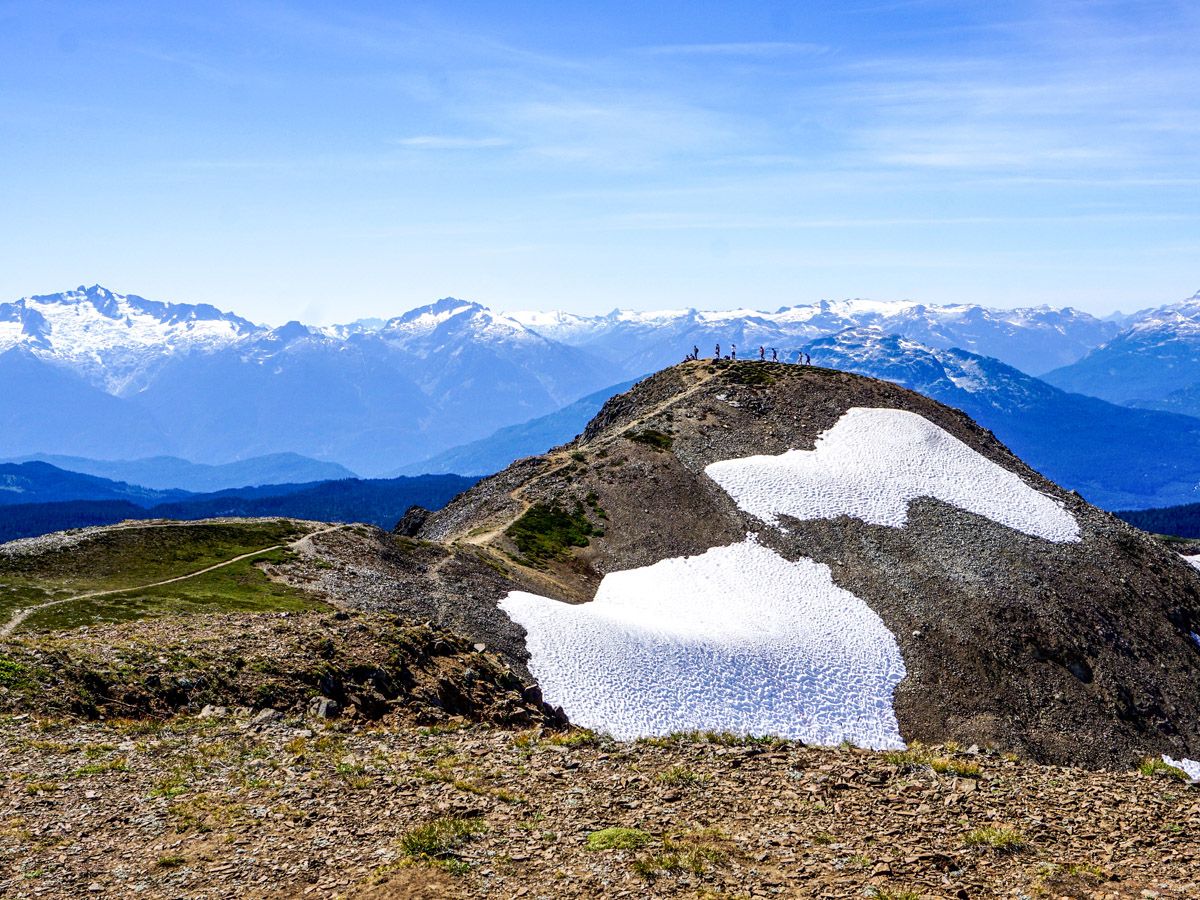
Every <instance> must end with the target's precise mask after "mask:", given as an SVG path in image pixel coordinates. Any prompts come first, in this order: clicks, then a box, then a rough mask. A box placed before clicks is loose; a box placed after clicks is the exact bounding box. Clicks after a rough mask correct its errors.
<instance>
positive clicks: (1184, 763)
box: [1162, 753, 1200, 781]
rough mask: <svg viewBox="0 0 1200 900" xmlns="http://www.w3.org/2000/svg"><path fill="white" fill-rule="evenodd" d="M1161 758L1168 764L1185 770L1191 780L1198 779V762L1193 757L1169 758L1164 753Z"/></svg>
mask: <svg viewBox="0 0 1200 900" xmlns="http://www.w3.org/2000/svg"><path fill="white" fill-rule="evenodd" d="M1162 760H1163V762H1165V763H1166V764H1167V765H1168V766H1174V767H1175V768H1177V769H1183V771H1185V772H1187V776H1188V778H1190V779H1192V781H1200V762H1196V760H1194V759H1171V757H1169V756H1167V755H1166V754H1165V753H1164V754H1163V758H1162Z"/></svg>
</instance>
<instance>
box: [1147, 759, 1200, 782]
mask: <svg viewBox="0 0 1200 900" xmlns="http://www.w3.org/2000/svg"><path fill="white" fill-rule="evenodd" d="M1138 771H1139V772H1141V773H1142V774H1143V775H1149V776H1151V777H1154V776H1159V775H1162V776H1165V777H1167V778H1175V779H1178V780H1179V781H1191V780H1192V779H1191V778H1190V777H1189V776H1188V773H1187V772H1185V771H1183V769H1181V768H1179V767H1178V766H1173V765H1171V764H1170V763H1167V762H1163V761H1162V760H1161V759H1159V758H1158V757H1157V756H1148V757H1146V758H1145V759H1143V760H1142V761H1141V763H1140V764H1139V765H1138Z"/></svg>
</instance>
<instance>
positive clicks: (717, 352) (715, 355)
mask: <svg viewBox="0 0 1200 900" xmlns="http://www.w3.org/2000/svg"><path fill="white" fill-rule="evenodd" d="M720 358H721V345H720V344H717V349H716V350H715V351H713V359H720Z"/></svg>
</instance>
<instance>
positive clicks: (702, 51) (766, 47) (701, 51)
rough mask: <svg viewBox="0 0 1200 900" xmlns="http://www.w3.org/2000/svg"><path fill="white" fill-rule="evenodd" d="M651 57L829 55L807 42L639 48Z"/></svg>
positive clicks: (821, 45)
mask: <svg viewBox="0 0 1200 900" xmlns="http://www.w3.org/2000/svg"><path fill="white" fill-rule="evenodd" d="M638 49H639V50H641V52H643V53H648V54H650V55H651V56H768V57H769V56H798V55H802V56H815V55H818V54H822V53H828V52H829V51H830V49H832V48H830V47H829V46H828V45H827V44H814V43H808V42H805V41H743V42H733V43H717V44H660V45H658V46H654V47H640V48H638Z"/></svg>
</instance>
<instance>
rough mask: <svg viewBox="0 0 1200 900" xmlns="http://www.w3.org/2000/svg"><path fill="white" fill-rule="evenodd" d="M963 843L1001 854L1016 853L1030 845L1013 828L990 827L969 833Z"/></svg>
mask: <svg viewBox="0 0 1200 900" xmlns="http://www.w3.org/2000/svg"><path fill="white" fill-rule="evenodd" d="M963 843H964V844H966V845H967V846H968V847H978V848H980V849H985V850H995V851H997V852H1000V853H1015V852H1016V851H1018V850H1023V849H1025V847H1027V846H1028V845H1029V841H1028V840H1026V838H1025V835H1023V834H1021V832H1019V831H1016V830H1015V829H1012V828H997V827H995V826H992V825H988V826H986V827H984V828H976V829H975V830H974V831H970V832H968V833H967V836H966V837H965V838H963Z"/></svg>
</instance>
